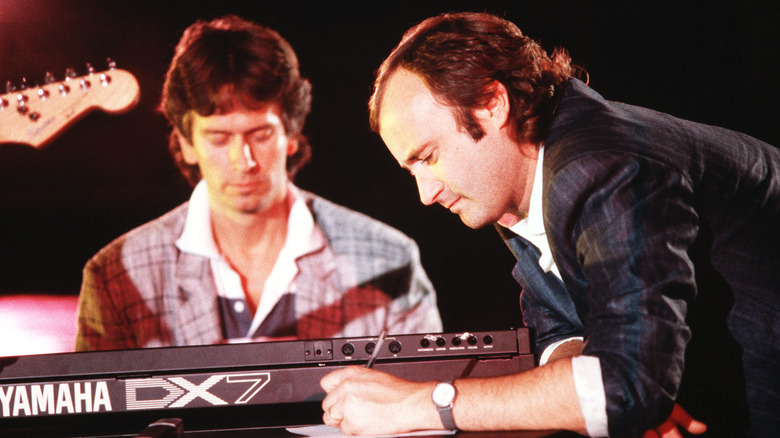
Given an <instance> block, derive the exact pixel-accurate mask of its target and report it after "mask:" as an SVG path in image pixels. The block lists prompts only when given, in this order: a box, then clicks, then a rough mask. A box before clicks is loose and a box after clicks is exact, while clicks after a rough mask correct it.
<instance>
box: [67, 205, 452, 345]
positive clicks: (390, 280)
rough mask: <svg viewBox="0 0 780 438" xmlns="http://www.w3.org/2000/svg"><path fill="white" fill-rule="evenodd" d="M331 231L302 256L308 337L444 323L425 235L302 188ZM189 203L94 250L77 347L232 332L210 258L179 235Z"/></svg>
mask: <svg viewBox="0 0 780 438" xmlns="http://www.w3.org/2000/svg"><path fill="white" fill-rule="evenodd" d="M302 193H303V194H304V196H305V198H306V202H307V205H308V206H309V208H310V210H311V212H312V215H313V216H314V220H315V222H316V223H317V225H318V226H319V227H320V228H321V229H322V231H323V233H324V234H325V236H326V239H327V243H328V244H327V246H326V248H325V249H324V250H322V251H319V252H316V253H313V254H310V255H307V256H304V257H302V258H300V259H299V260H298V261H297V263H298V267H299V274H298V276H297V277H296V279H295V280H294V282H295V283H296V298H295V313H296V316H297V336H298V337H299V338H301V339H312V338H330V337H340V336H368V335H375V334H377V333H378V332H379V331H380V330H381V329H382V327H385V326H386V327H388V329H389V331H390V332H391V333H415V332H423V333H424V332H439V331H441V330H442V325H441V318H440V316H439V312H438V309H437V306H436V293H435V291H434V289H433V287H432V285H431V283H430V280H429V279H428V277H427V275H426V273H425V271H424V270H423V268H422V265H421V264H420V259H419V250H418V248H417V245H416V243H415V242H414V241H413V240H411V239H410V238H409V237H407V236H405V235H404V234H402V233H401V232H400V231H398V230H395V229H393V228H391V227H389V226H388V225H386V224H383V223H381V222H379V221H377V220H374V219H372V218H369V217H367V216H365V215H363V214H361V213H358V212H355V211H352V210H349V209H347V208H345V207H342V206H339V205H336V204H334V203H332V202H329V201H327V200H325V199H323V198H321V197H318V196H316V195H314V194H311V193H309V192H305V191H302ZM187 205H188V204H187V203H184V204H183V205H180V206H179V207H177V208H175V209H174V210H172V211H170V212H168V213H167V214H165V215H164V216H162V217H160V218H157V219H155V220H153V221H151V222H149V223H147V224H145V225H142V226H140V227H138V228H136V229H134V230H132V231H130V232H128V233H127V234H125V235H123V236H121V237H119V238H117V239H116V240H114V241H113V242H111V243H110V244H109V245H107V246H106V247H105V248H103V249H102V250H101V251H99V252H98V253H97V254H96V255H95V256H94V257H93V258H92V259H90V260H89V261H88V262H87V264H86V266H85V268H84V273H83V282H82V287H81V293H80V297H79V311H78V336H77V340H76V349H77V350H98V349H100V350H104V349H124V348H141V347H159V346H180V345H198V344H213V343H220V342H223V341H224V338H223V330H222V326H221V321H220V311H219V305H218V297H217V291H216V287H215V285H214V280H213V276H212V272H211V267H210V263H209V260H208V259H207V258H205V257H199V256H195V255H193V254H188V253H183V252H181V251H179V249H178V248H177V247H176V244H175V242H176V239H178V237H179V236H180V234H181V232H182V229H183V227H184V222H185V218H186V214H187Z"/></svg>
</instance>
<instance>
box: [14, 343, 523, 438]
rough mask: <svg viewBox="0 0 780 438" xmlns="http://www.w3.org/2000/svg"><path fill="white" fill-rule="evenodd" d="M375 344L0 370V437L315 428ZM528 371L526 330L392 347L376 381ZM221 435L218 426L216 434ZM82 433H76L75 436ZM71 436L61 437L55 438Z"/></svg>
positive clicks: (197, 349) (259, 346) (246, 347)
mask: <svg viewBox="0 0 780 438" xmlns="http://www.w3.org/2000/svg"><path fill="white" fill-rule="evenodd" d="M376 341H377V339H376V338H372V337H356V338H332V339H314V340H296V341H277V342H262V343H246V344H224V345H204V346H193V347H166V348H150V349H138V350H116V351H94V352H78V353H64V354H49V355H35V356H19V357H4V358H0V429H2V430H15V431H16V432H18V433H19V435H23V434H22V433H21V432H24V431H30V430H35V431H36V432H35V436H47V433H51V434H52V435H51V436H68V435H67V431H68V430H70V429H73V430H72V433H73V434H75V435H79V436H85V435H86V434H85V431H86V433H93V432H94V433H103V434H105V433H120V432H122V431H121V430H119V429H122V428H123V427H124V428H128V430H130V431H132V430H136V431H137V430H139V429H138V427H140V426H141V425H143V424H148V423H149V422H150V421H152V420H155V419H157V418H163V417H182V418H185V425H187V426H188V427H190V428H192V427H198V428H214V427H243V426H246V425H248V424H249V423H252V425H262V426H280V425H290V424H296V423H310V422H312V421H313V422H318V421H320V418H321V414H322V412H321V410H320V407H319V402H320V401H321V400H322V399H323V398H324V396H325V394H324V392H323V391H322V388H321V387H320V385H319V381H320V379H322V377H324V376H325V375H326V374H328V373H330V372H332V371H334V370H336V369H339V368H343V367H347V366H353V365H360V366H365V364H366V361H367V360H368V358H369V357H370V355H371V353H372V352H373V350H374V347H375V346H376ZM533 366H534V359H533V355H532V353H531V347H530V341H529V338H528V331H527V329H518V330H506V331H492V332H473V333H471V332H466V333H433V334H408V335H392V334H391V335H388V336H387V337H386V338H385V341H384V342H383V343H381V347H380V351H379V353H378V356H377V360H376V363H375V365H374V369H377V370H380V371H384V372H387V373H390V374H393V375H395V376H398V377H401V378H404V379H408V380H414V381H430V380H438V381H444V380H452V379H455V378H459V377H469V376H473V377H487V376H497V375H505V374H511V373H516V372H519V371H522V370H525V369H529V368H532V367H533ZM215 423H219V424H215ZM76 427H78V428H79V429H78V430H76V429H74V428H76ZM63 431H66V434H65V435H57V434H61V433H63Z"/></svg>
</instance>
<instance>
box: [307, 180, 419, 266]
mask: <svg viewBox="0 0 780 438" xmlns="http://www.w3.org/2000/svg"><path fill="white" fill-rule="evenodd" d="M304 195H305V196H306V202H307V205H308V206H309V209H310V210H311V212H312V215H313V216H314V221H315V222H316V223H317V225H318V226H319V227H320V229H322V231H323V233H325V236H326V237H327V238H328V241H329V243H330V244H331V246H334V249H336V250H338V249H339V246H340V245H347V246H349V247H352V248H354V247H356V246H368V247H378V246H382V247H385V249H389V250H391V249H393V248H395V249H396V251H403V252H406V251H408V250H409V248H416V243H415V242H414V240H412V239H411V238H410V237H409V236H407V235H406V234H404V233H402V232H401V231H399V230H398V229H396V228H394V227H392V226H390V225H388V224H386V223H384V222H382V221H379V220H377V219H374V218H372V217H370V216H368V215H366V214H364V213H361V212H358V211H355V210H352V209H350V208H348V207H345V206H343V205H339V204H336V203H335V202H333V201H330V200H328V199H325V198H323V197H321V196H319V195H316V194H313V193H311V192H304Z"/></svg>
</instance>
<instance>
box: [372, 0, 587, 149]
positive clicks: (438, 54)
mask: <svg viewBox="0 0 780 438" xmlns="http://www.w3.org/2000/svg"><path fill="white" fill-rule="evenodd" d="M399 68H403V69H406V70H408V71H410V72H413V73H415V74H417V75H419V76H420V77H421V78H422V80H423V81H424V82H425V84H426V86H427V87H428V88H429V89H430V90H431V92H432V93H433V95H434V97H435V98H436V99H437V100H439V101H440V102H441V103H443V104H445V105H448V106H450V107H452V109H453V112H454V115H455V118H456V121H457V122H458V125H459V127H461V128H462V129H464V130H465V131H466V132H468V133H469V134H470V135H471V137H472V138H473V139H474V140H475V141H478V140H480V139H481V138H482V137H483V136H484V131H483V129H482V127H481V126H480V125H479V123H478V122H477V121H476V120H475V118H474V115H473V110H474V109H477V108H484V107H485V106H486V105H487V104H488V102H489V101H490V99H491V98H492V97H493V96H494V93H495V81H498V82H500V83H501V84H503V86H504V87H505V88H506V90H507V93H508V95H509V100H510V115H509V119H510V123H512V135H513V138H514V139H515V140H516V141H520V142H531V143H535V144H541V142H542V141H543V140H544V138H545V136H546V131H547V129H548V128H549V123H550V121H551V120H552V115H553V113H554V111H555V106H556V102H557V101H558V96H559V94H560V93H558V91H559V90H560V89H561V87H562V86H563V84H564V82H566V80H567V79H569V78H570V77H571V76H572V73H573V71H574V69H575V68H574V67H573V66H572V65H571V60H570V58H569V56H568V54H567V53H566V52H565V51H563V50H556V51H554V52H553V54H552V56H549V55H548V54H547V52H545V51H544V49H542V47H541V46H540V45H539V43H537V42H536V41H534V40H532V39H530V38H528V37H526V36H524V35H523V34H522V32H521V31H520V29H519V28H518V27H517V26H515V25H514V24H513V23H511V22H509V21H507V20H505V19H503V18H500V17H498V16H495V15H492V14H487V13H474V12H462V13H447V14H442V15H439V16H436V17H431V18H428V19H426V20H425V21H423V22H421V23H420V24H418V25H416V26H414V27H412V28H411V29H409V30H408V31H407V32H406V33H405V34H404V36H403V38H402V40H401V42H400V43H399V44H398V46H396V48H395V49H393V51H392V52H391V53H390V56H388V57H387V59H385V61H384V62H383V63H382V65H381V67H380V68H379V70H378V71H377V75H376V80H375V82H374V93H373V95H372V96H371V100H370V101H369V111H370V122H371V128H372V129H373V130H374V131H376V132H379V128H380V126H379V116H380V112H381V105H382V97H383V95H384V92H385V86H386V85H387V81H388V80H389V78H390V76H392V74H393V73H394V72H395V71H397V70H398V69H399Z"/></svg>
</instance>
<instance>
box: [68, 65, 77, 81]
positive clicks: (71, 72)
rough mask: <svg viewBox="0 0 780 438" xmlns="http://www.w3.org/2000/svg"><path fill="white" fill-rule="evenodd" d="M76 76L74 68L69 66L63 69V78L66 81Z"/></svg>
mask: <svg viewBox="0 0 780 438" xmlns="http://www.w3.org/2000/svg"><path fill="white" fill-rule="evenodd" d="M76 76H78V75H77V74H76V70H75V69H73V68H70V67H68V68H66V69H65V80H66V81H69V80H71V79H73V78H75V77H76Z"/></svg>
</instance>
